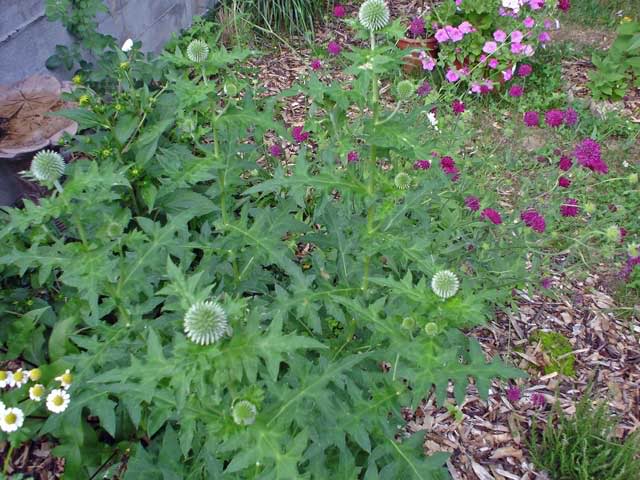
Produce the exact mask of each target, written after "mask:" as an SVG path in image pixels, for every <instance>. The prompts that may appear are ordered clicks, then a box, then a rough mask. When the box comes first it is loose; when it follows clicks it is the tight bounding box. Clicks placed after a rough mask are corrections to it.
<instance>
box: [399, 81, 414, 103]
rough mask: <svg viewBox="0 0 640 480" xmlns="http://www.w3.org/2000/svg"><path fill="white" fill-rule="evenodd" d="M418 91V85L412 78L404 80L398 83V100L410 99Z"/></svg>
mask: <svg viewBox="0 0 640 480" xmlns="http://www.w3.org/2000/svg"><path fill="white" fill-rule="evenodd" d="M415 91H416V87H415V85H414V84H413V82H412V81H411V80H402V81H400V82H398V85H396V94H397V95H398V100H409V99H410V98H411V97H412V96H413V94H414V93H415Z"/></svg>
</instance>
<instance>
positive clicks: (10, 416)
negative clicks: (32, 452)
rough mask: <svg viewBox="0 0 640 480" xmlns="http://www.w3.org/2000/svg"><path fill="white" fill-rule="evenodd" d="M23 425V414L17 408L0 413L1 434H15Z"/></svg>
mask: <svg viewBox="0 0 640 480" xmlns="http://www.w3.org/2000/svg"><path fill="white" fill-rule="evenodd" d="M23 423H24V413H23V412H22V410H20V409H19V408H7V409H3V410H2V412H0V429H2V431H3V432H7V433H11V432H15V431H16V430H18V429H19V428H20V427H21V426H22V424H23Z"/></svg>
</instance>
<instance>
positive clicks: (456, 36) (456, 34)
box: [444, 25, 464, 42]
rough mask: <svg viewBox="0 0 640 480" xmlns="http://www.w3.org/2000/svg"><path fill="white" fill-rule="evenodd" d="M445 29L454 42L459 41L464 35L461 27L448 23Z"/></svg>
mask: <svg viewBox="0 0 640 480" xmlns="http://www.w3.org/2000/svg"><path fill="white" fill-rule="evenodd" d="M444 29H445V30H446V32H447V35H449V38H450V39H451V40H452V41H454V42H459V41H460V40H462V38H463V37H464V35H463V34H462V32H461V31H460V29H459V28H456V27H452V26H451V25H447V26H446V27H444Z"/></svg>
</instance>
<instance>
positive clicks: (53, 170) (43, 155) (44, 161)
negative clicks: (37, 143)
mask: <svg viewBox="0 0 640 480" xmlns="http://www.w3.org/2000/svg"><path fill="white" fill-rule="evenodd" d="M64 169H65V163H64V159H63V158H62V156H61V155H60V154H59V153H56V152H54V151H53V150H43V151H41V152H38V153H37V154H36V156H35V157H33V160H32V161H31V168H30V169H29V172H28V173H29V175H30V176H31V177H33V178H35V179H36V180H37V181H39V182H41V183H43V184H48V185H55V186H56V188H58V190H62V187H61V186H60V183H59V180H60V177H62V175H64Z"/></svg>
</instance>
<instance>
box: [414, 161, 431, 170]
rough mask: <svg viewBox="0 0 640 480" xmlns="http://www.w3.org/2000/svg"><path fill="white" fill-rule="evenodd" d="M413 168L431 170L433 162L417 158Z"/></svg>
mask: <svg viewBox="0 0 640 480" xmlns="http://www.w3.org/2000/svg"><path fill="white" fill-rule="evenodd" d="M413 168H415V169H416V170H429V169H430V168H431V162H430V161H429V160H416V163H414V164H413Z"/></svg>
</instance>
